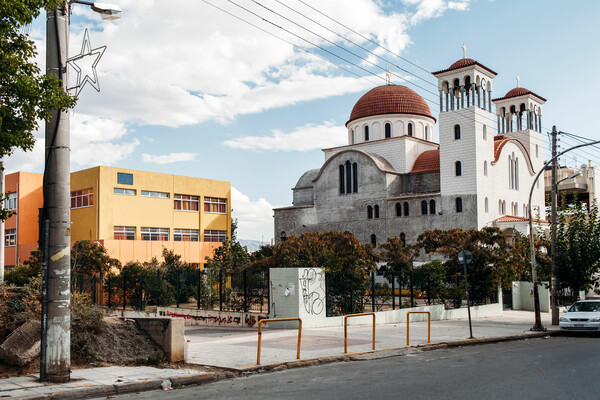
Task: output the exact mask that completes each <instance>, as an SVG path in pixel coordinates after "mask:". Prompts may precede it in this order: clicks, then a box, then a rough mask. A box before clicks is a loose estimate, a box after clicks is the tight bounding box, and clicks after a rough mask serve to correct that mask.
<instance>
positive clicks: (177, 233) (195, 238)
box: [173, 229, 200, 242]
mask: <svg viewBox="0 0 600 400" xmlns="http://www.w3.org/2000/svg"><path fill="white" fill-rule="evenodd" d="M173 240H174V241H176V242H199V241H200V233H199V231H198V229H174V230H173Z"/></svg>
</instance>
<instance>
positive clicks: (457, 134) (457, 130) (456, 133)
mask: <svg viewBox="0 0 600 400" xmlns="http://www.w3.org/2000/svg"><path fill="white" fill-rule="evenodd" d="M454 139H455V140H458V139H460V125H458V124H456V125H454Z"/></svg>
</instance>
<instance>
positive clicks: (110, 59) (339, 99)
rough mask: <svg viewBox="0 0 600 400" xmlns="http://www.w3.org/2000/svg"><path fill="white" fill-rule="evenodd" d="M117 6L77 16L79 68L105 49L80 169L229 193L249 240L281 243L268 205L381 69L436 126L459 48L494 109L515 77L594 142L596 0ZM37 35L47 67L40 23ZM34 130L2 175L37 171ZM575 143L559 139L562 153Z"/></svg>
mask: <svg viewBox="0 0 600 400" xmlns="http://www.w3.org/2000/svg"><path fill="white" fill-rule="evenodd" d="M110 2H112V3H114V4H118V5H119V6H120V8H121V9H122V11H123V12H122V18H121V19H119V20H117V21H103V20H101V19H100V17H99V15H98V14H96V13H94V12H93V11H92V10H91V9H90V8H89V7H88V6H84V5H77V4H75V5H74V6H73V9H72V16H71V24H70V50H69V54H70V56H74V55H77V54H79V53H80V51H81V46H82V41H83V36H84V31H85V29H86V28H87V29H89V38H90V44H91V48H97V47H100V46H103V45H106V46H107V49H106V51H105V53H104V54H103V57H102V59H101V60H100V61H99V62H98V64H97V67H96V71H97V76H98V84H99V87H100V92H96V91H95V90H94V89H93V88H92V87H91V86H89V85H88V86H86V87H85V88H84V89H83V90H82V91H81V93H80V94H79V98H78V104H77V106H76V107H75V109H74V110H72V111H71V113H70V114H71V170H72V171H77V170H81V169H85V168H90V167H93V166H97V165H110V166H116V167H123V168H132V169H139V170H146V171H153V172H162V173H169V174H178V175H186V176H193V177H199V178H208V179H217V180H225V181H229V182H231V187H232V209H233V216H234V218H237V220H238V238H239V239H246V240H258V241H264V242H269V241H270V240H271V239H272V238H273V211H272V209H273V208H276V207H283V206H289V205H291V203H292V191H291V188H292V187H294V185H295V184H296V182H297V180H298V179H299V178H300V176H301V175H302V173H304V172H305V171H307V170H309V169H313V168H319V167H320V166H321V165H322V163H323V153H322V151H321V149H323V148H329V147H334V146H339V145H344V144H346V141H347V131H346V128H345V126H344V124H345V123H346V121H347V120H348V118H349V116H350V112H351V111H352V107H353V106H354V104H355V103H356V101H358V99H359V98H360V97H361V96H362V95H363V94H364V93H365V92H367V91H368V90H370V89H372V88H373V87H376V86H379V85H382V84H385V82H386V80H385V79H386V78H385V76H386V73H385V71H386V70H389V71H390V73H391V81H392V83H394V84H402V85H405V86H408V87H409V88H411V89H413V90H415V91H416V92H417V93H419V94H420V95H421V96H423V97H424V98H425V99H426V100H427V101H428V103H429V106H430V108H431V110H432V112H433V114H434V116H435V117H437V114H438V110H439V105H438V104H437V102H438V101H439V100H438V94H437V86H436V80H435V78H434V77H433V76H432V75H431V74H430V73H429V72H431V71H438V70H442V69H445V68H448V67H449V66H450V64H452V63H453V62H455V61H456V60H458V59H460V58H462V56H463V50H462V45H463V44H465V45H466V47H467V57H469V58H473V59H475V60H477V61H478V62H480V63H482V64H483V65H485V66H487V67H489V68H491V69H492V70H494V71H496V72H497V73H498V76H497V77H496V78H495V79H494V92H493V94H492V96H493V97H494V98H495V97H502V96H503V95H504V94H505V93H506V92H508V91H509V90H510V89H512V88H514V87H515V86H516V84H517V81H516V76H517V75H519V76H520V86H521V87H525V88H527V89H530V90H531V91H533V92H535V93H537V94H539V95H541V96H543V97H544V98H546V99H548V102H547V103H546V104H545V106H544V108H543V115H542V118H543V121H542V122H543V126H544V131H547V130H550V129H551V127H552V126H553V125H556V126H557V128H558V130H559V131H563V132H568V133H570V134H574V135H578V136H581V137H584V138H588V139H593V140H599V139H600V131H599V129H598V127H597V126H595V125H594V123H593V122H594V121H591V122H590V119H593V117H594V115H596V113H597V112H598V93H600V83H599V80H598V78H597V75H596V68H595V66H597V65H600V52H599V51H598V43H597V39H598V38H600V24H598V23H597V16H598V14H599V13H600V2H598V1H596V0H580V1H577V2H565V1H561V0H527V1H523V0H454V1H447V0H169V1H166V0H143V1H140V0H110ZM215 6H216V7H215ZM217 7H218V8H217ZM30 36H31V38H32V39H33V40H35V42H36V44H37V45H38V53H39V54H38V58H37V61H38V63H39V64H40V66H41V67H42V69H43V68H44V65H45V62H44V59H45V15H43V14H42V15H41V16H40V18H38V19H37V20H36V21H35V22H34V23H33V24H32V25H31V27H30ZM594 38H596V39H594ZM88 60H89V59H88ZM83 64H84V67H85V66H87V67H88V68H87V69H85V68H84V71H90V69H89V66H90V65H91V63H89V62H88V63H87V64H85V63H83ZM428 71H429V72H428ZM73 76H75V75H74V74H72V77H73ZM40 126H41V127H42V130H40V131H39V132H36V137H37V138H39V140H38V141H37V143H36V146H35V148H34V150H33V151H31V152H27V153H24V152H21V151H16V152H15V153H14V154H13V155H11V156H10V157H8V158H6V159H5V160H4V161H5V165H6V169H7V172H8V173H10V172H14V171H19V170H21V171H32V172H42V171H43V148H44V141H43V136H44V133H43V124H41V125H40ZM434 140H435V141H437V131H436V132H435V137H434ZM578 143H579V142H578V141H577V139H576V138H574V137H573V136H567V135H561V136H560V142H559V145H560V146H561V147H560V148H561V149H566V148H568V147H570V146H572V145H575V144H578ZM548 148H549V146H548ZM547 151H548V150H547ZM547 158H548V157H547ZM588 159H591V160H592V162H593V163H594V164H600V154H599V153H598V150H595V149H593V148H591V147H588V148H587V149H585V150H584V151H583V150H582V151H577V152H573V153H570V155H569V157H565V158H563V159H562V160H561V163H562V164H565V165H568V166H579V165H581V164H583V163H587V162H588Z"/></svg>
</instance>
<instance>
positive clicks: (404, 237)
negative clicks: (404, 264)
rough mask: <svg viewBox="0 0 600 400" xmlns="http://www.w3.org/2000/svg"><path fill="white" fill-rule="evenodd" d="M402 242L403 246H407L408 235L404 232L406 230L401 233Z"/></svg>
mask: <svg viewBox="0 0 600 400" xmlns="http://www.w3.org/2000/svg"><path fill="white" fill-rule="evenodd" d="M400 244H401V245H402V247H406V235H405V234H404V232H402V233H401V234H400Z"/></svg>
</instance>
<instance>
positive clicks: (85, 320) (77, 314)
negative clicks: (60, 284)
mask: <svg viewBox="0 0 600 400" xmlns="http://www.w3.org/2000/svg"><path fill="white" fill-rule="evenodd" d="M103 318H104V314H103V313H102V310H100V309H99V308H98V307H96V306H95V305H94V304H93V303H92V299H91V298H90V296H89V294H73V295H71V351H72V352H73V353H74V355H76V356H78V357H79V358H83V359H87V360H95V359H96V352H95V351H94V350H93V349H92V347H91V346H90V343H92V342H93V340H94V336H95V335H97V334H98V333H100V332H101V331H102V330H103V329H104V327H105V324H104V320H103Z"/></svg>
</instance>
